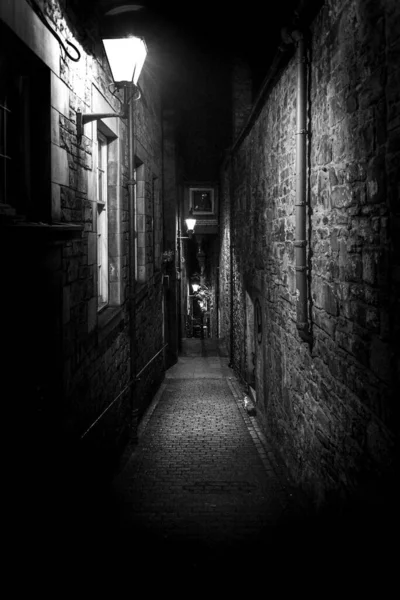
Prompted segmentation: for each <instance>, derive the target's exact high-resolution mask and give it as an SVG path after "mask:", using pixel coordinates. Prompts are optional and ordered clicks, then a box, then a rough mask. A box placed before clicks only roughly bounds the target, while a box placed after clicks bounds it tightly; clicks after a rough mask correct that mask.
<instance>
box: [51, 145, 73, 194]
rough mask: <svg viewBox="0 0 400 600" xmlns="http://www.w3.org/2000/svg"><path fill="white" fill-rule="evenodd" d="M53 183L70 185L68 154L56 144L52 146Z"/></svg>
mask: <svg viewBox="0 0 400 600" xmlns="http://www.w3.org/2000/svg"><path fill="white" fill-rule="evenodd" d="M51 181H52V182H53V183H58V184H60V185H64V186H68V185H69V167H68V154H67V152H66V150H64V149H63V148H60V147H59V146H56V145H55V144H51Z"/></svg>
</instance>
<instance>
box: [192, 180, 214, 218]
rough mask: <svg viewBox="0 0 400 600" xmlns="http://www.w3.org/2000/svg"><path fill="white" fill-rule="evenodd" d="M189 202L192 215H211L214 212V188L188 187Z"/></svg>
mask: <svg viewBox="0 0 400 600" xmlns="http://www.w3.org/2000/svg"><path fill="white" fill-rule="evenodd" d="M189 202H190V208H191V210H192V211H193V214H194V215H213V214H214V213H215V198H214V188H206V187H191V188H189Z"/></svg>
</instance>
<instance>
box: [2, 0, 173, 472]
mask: <svg viewBox="0 0 400 600" xmlns="http://www.w3.org/2000/svg"><path fill="white" fill-rule="evenodd" d="M36 4H38V5H39V7H40V8H41V9H42V10H43V13H44V14H45V15H46V16H47V19H48V20H49V27H50V29H53V30H54V31H55V32H57V33H58V34H59V35H60V36H61V39H63V40H65V39H68V40H69V41H70V42H72V43H73V44H74V45H75V46H76V48H77V50H78V52H79V53H80V58H79V60H77V61H74V60H72V58H70V57H68V56H67V55H66V53H65V51H64V50H63V49H62V48H61V47H60V46H59V43H58V42H57V41H56V39H55V37H53V35H52V34H51V32H50V31H49V29H48V28H47V27H45V25H44V24H43V23H42V21H41V20H40V19H39V18H38V16H37V15H36V14H35V13H34V11H33V9H32V8H31V6H30V5H29V3H27V2H25V0H16V2H15V3H13V4H11V3H7V5H2V7H1V12H0V17H1V19H2V20H4V22H5V23H6V24H7V25H8V26H9V27H10V28H11V29H12V30H13V31H14V32H15V33H16V35H17V36H18V37H19V38H20V39H21V43H24V44H26V45H27V46H28V47H29V48H30V49H31V51H32V52H33V53H34V54H35V55H36V56H38V57H39V58H40V60H41V61H42V63H43V68H47V69H48V72H49V78H50V82H51V87H50V93H49V96H48V98H47V102H48V104H49V106H50V107H51V123H50V122H49V130H50V131H51V143H50V145H51V168H50V178H51V198H49V202H50V204H51V220H50V223H49V224H48V225H49V226H53V233H52V234H51V235H52V236H53V238H52V239H54V236H55V235H56V234H54V230H57V228H58V229H59V230H60V231H61V232H62V236H61V237H60V239H59V240H58V241H57V248H58V249H59V250H60V252H59V254H60V257H61V256H62V261H61V260H60V264H59V266H58V267H57V269H58V271H57V273H58V275H59V277H58V280H57V281H58V282H59V286H60V287H59V289H58V290H57V293H56V294H55V297H56V299H57V309H56V311H57V315H58V319H59V329H60V331H59V338H60V340H61V344H62V348H61V349H60V351H59V353H58V355H57V361H56V362H57V365H56V366H57V369H59V371H60V373H59V381H58V382H57V385H58V388H57V392H58V394H57V402H59V403H60V406H59V408H58V410H57V414H58V415H59V420H57V421H55V422H54V425H53V426H54V427H56V428H57V431H58V434H59V438H60V439H61V438H62V439H64V440H65V441H66V442H71V443H73V444H74V443H75V442H76V443H77V444H78V445H79V447H80V448H83V446H85V447H86V449H87V450H88V452H89V454H92V455H93V456H94V457H95V459H96V461H97V463H99V464H100V467H101V465H102V464H103V465H105V463H106V462H107V461H110V460H112V459H113V458H114V457H115V455H116V454H118V452H119V451H120V450H121V449H122V447H123V445H124V443H125V442H126V440H127V438H128V436H129V434H130V427H131V425H132V412H133V411H134V409H135V408H137V409H138V408H139V405H140V407H141V408H142V409H143V400H142V399H143V398H147V399H148V397H149V395H151V393H152V392H153V391H154V389H155V387H156V386H157V384H158V383H159V381H160V377H162V373H163V368H164V367H163V364H162V362H161V363H160V362H158V363H156V364H155V365H153V366H152V367H151V368H150V369H149V371H148V372H146V374H145V379H142V381H141V384H140V386H141V387H140V398H141V400H140V402H139V401H138V400H137V397H138V396H137V394H136V395H133V397H132V396H131V394H130V390H131V388H130V387H129V386H128V384H129V382H130V380H131V379H132V376H133V375H134V374H135V373H134V372H132V367H133V370H135V369H136V370H139V369H140V368H142V367H143V366H144V365H145V363H146V362H148V361H149V360H150V359H151V358H152V356H153V355H154V354H155V353H156V352H158V351H159V350H160V347H161V345H162V336H163V332H162V309H161V297H162V292H161V290H162V285H161V277H160V268H161V263H160V256H161V251H162V249H161V243H162V202H161V199H160V195H159V190H156V189H155V187H154V186H153V184H154V179H155V178H156V179H157V178H158V179H159V178H160V177H161V122H160V97H159V90H158V88H157V85H156V83H155V81H154V78H153V77H152V76H149V75H148V73H147V72H146V65H145V66H144V71H143V73H142V75H141V79H140V84H141V88H142V98H141V99H140V100H139V101H138V103H137V104H136V110H135V117H134V130H135V143H136V147H139V146H140V151H141V156H142V157H143V158H142V160H143V163H144V164H145V172H146V180H145V186H146V189H147V194H146V200H147V206H146V214H148V215H149V219H148V223H147V226H146V227H147V229H148V231H147V229H146V233H148V234H149V235H148V243H147V246H148V249H147V250H148V254H149V264H146V267H147V276H148V280H149V281H148V282H146V284H145V286H144V288H145V289H142V290H138V293H139V292H141V296H140V298H139V297H138V299H137V303H138V305H140V306H139V308H138V310H137V311H136V315H134V316H133V319H134V320H135V327H134V328H131V326H130V320H131V318H132V316H131V312H134V311H131V309H132V304H130V303H129V302H128V300H129V294H130V276H129V261H130V254H129V248H130V240H129V235H130V234H129V196H128V185H127V183H128V177H129V164H128V159H129V155H128V136H127V121H126V120H125V119H119V118H108V119H103V120H101V121H94V122H92V123H89V124H86V125H85V126H84V132H83V136H82V138H81V140H79V139H78V138H77V131H76V121H77V111H78V110H80V111H82V112H115V113H118V112H120V110H121V99H122V97H121V94H120V96H119V97H118V94H117V95H113V94H112V93H111V90H110V89H109V85H110V83H111V82H112V80H111V74H110V73H109V69H108V65H107V61H106V58H105V56H104V53H103V52H102V49H101V44H100V43H99V40H100V37H99V34H98V32H97V31H96V27H95V25H94V24H95V23H96V22H97V21H96V19H94V20H90V15H86V16H87V18H88V19H89V20H90V22H89V21H87V22H86V21H82V18H81V17H82V15H81V14H80V13H79V15H78V16H77V14H75V13H73V10H72V9H71V7H70V8H69V9H68V11H67V12H66V11H65V3H64V2H61V1H60V2H58V1H56V0H45V1H42V2H39V3H36ZM77 10H78V8H77ZM79 10H80V9H79ZM78 22H79V27H78V26H77V23H78ZM67 48H68V49H69V51H70V52H71V55H72V56H77V52H76V51H75V50H73V49H72V47H69V46H68V47H67ZM150 55H151V49H150ZM97 129H99V130H101V132H102V133H103V134H104V135H105V136H106V137H107V139H108V142H109V143H108V157H109V160H108V201H109V204H108V211H109V213H108V214H109V217H108V238H109V239H108V256H109V271H108V276H109V304H108V306H107V307H106V308H105V309H104V310H102V311H101V312H99V311H98V292H97V270H98V257H97V230H96V217H97V203H96V200H97V197H96V185H97V162H96V161H97V144H96V138H97ZM153 203H154V208H153V205H152V204H153ZM60 235H61V234H60ZM150 263H151V264H150ZM154 265H155V268H154ZM15 266H16V268H18V265H15ZM48 275H49V277H51V275H52V273H51V269H50V267H49V270H48ZM150 280H151V283H150ZM147 286H148V287H147ZM31 318H32V316H31V315H30V314H29V315H28V316H26V318H25V317H24V318H23V323H24V324H25V325H24V326H23V327H25V330H26V331H27V332H29V331H30V328H31V327H30V325H29V319H31ZM132 332H133V334H134V338H135V339H134V340H132V336H131V334H132ZM144 349H145V351H144ZM132 352H133V356H134V358H133V360H131V356H132ZM161 356H162V355H161ZM136 372H137V371H136ZM60 396H61V397H60ZM53 400H54V398H53ZM135 403H136V406H135ZM81 439H82V440H83V441H82V442H80V441H79V440H81ZM100 450H101V452H100Z"/></svg>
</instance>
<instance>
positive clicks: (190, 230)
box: [178, 210, 196, 240]
mask: <svg viewBox="0 0 400 600" xmlns="http://www.w3.org/2000/svg"><path fill="white" fill-rule="evenodd" d="M185 225H186V230H187V236H181V235H180V231H179V230H178V239H179V240H191V239H192V236H193V234H194V228H195V227H196V219H194V218H193V214H192V210H190V212H189V217H187V219H185Z"/></svg>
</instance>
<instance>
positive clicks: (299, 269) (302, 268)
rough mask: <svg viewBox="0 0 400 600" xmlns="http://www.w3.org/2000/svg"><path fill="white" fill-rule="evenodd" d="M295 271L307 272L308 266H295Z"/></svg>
mask: <svg viewBox="0 0 400 600" xmlns="http://www.w3.org/2000/svg"><path fill="white" fill-rule="evenodd" d="M294 270H295V271H299V272H300V273H305V272H306V271H307V267H306V266H302V267H297V266H296V267H295V268H294Z"/></svg>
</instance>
